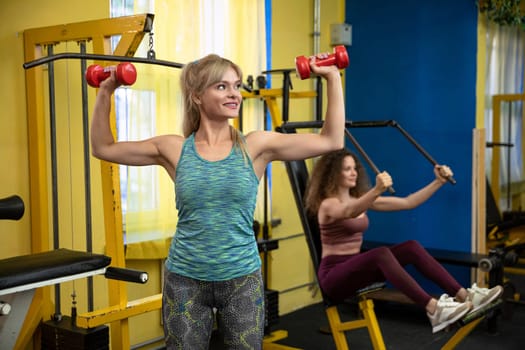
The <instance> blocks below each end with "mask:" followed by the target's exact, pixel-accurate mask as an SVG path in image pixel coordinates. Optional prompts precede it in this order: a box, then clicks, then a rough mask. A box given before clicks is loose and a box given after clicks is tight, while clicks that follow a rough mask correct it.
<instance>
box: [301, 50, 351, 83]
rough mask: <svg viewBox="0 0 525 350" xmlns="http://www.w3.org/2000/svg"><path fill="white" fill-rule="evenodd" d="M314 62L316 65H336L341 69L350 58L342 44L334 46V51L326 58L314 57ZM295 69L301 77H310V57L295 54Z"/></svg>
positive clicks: (346, 65) (346, 64)
mask: <svg viewBox="0 0 525 350" xmlns="http://www.w3.org/2000/svg"><path fill="white" fill-rule="evenodd" d="M315 63H316V64H317V65H318V66H331V65H334V64H335V65H336V66H337V68H339V69H343V68H346V67H348V64H349V63H350V59H349V58H348V52H346V48H345V46H344V45H339V46H336V47H334V53H332V54H330V55H328V57H326V58H322V59H321V58H316V59H315ZM295 69H296V71H297V75H298V76H299V77H300V78H301V79H307V78H309V77H310V73H311V72H310V59H309V58H308V57H306V56H297V57H296V58H295Z"/></svg>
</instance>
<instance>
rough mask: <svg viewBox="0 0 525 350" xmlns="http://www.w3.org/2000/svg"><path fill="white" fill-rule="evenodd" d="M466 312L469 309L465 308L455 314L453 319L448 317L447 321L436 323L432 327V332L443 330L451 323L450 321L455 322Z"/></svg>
mask: <svg viewBox="0 0 525 350" xmlns="http://www.w3.org/2000/svg"><path fill="white" fill-rule="evenodd" d="M468 312H470V309H465V311H464V312H461V313H459V314H457V315H456V316H455V317H454V318H453V319H450V320H448V321H445V322H443V323H440V324H438V325H437V326H434V327H432V333H437V332H439V331H441V330H443V329H444V328H445V327H447V326H449V325H451V324H452V323H454V322H456V321H457V320H459V319H460V318H462V317H463V316H465V315H466V314H467V313H468Z"/></svg>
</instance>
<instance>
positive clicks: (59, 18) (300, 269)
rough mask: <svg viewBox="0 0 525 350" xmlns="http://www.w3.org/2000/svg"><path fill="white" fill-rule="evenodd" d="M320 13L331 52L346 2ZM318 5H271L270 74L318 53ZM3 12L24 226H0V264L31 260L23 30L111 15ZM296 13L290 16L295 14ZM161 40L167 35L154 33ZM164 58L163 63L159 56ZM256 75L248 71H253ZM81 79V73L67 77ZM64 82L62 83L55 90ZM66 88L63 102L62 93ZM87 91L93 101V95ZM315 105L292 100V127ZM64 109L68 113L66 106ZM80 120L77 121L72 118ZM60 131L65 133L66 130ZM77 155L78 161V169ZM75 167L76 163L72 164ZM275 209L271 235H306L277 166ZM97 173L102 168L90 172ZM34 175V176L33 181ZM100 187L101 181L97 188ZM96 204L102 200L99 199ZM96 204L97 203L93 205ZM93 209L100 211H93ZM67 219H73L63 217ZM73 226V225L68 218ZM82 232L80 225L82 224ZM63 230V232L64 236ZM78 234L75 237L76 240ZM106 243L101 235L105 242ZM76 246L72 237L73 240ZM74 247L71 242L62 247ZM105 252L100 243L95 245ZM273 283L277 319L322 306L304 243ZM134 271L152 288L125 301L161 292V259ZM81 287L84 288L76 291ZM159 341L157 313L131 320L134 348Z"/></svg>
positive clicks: (286, 256) (14, 174)
mask: <svg viewBox="0 0 525 350" xmlns="http://www.w3.org/2000/svg"><path fill="white" fill-rule="evenodd" d="M321 2H322V6H321V12H320V13H321V36H320V48H321V51H331V50H332V48H331V47H330V46H329V25H330V24H331V23H341V22H343V21H344V0H323V1H321ZM313 6H314V1H313V0H309V1H304V0H290V1H274V3H273V5H272V7H273V8H272V16H273V32H272V35H273V39H272V45H273V47H272V52H273V56H272V61H273V68H274V69H278V68H292V67H293V57H295V56H296V55H302V54H304V55H309V54H312V53H313V52H312V50H313V40H312V32H313V13H314V11H313ZM1 9H2V10H1V12H0V19H1V21H0V33H1V34H0V61H1V62H2V71H3V73H2V74H0V83H2V86H4V89H3V93H2V94H0V105H1V106H2V116H1V121H2V127H1V128H0V162H1V164H2V170H3V171H1V172H0V183H1V184H2V186H1V187H0V198H3V197H7V196H10V195H12V194H18V195H20V196H21V197H22V198H23V199H24V201H25V203H26V213H25V215H24V217H23V218H22V219H21V220H20V221H7V220H0V235H3V237H1V238H2V242H3V244H2V245H0V259H3V258H8V257H12V256H18V255H23V254H28V253H30V252H31V240H30V215H31V212H30V210H29V208H28V206H29V196H30V193H29V179H30V171H29V164H28V138H27V133H28V128H30V127H31V126H30V125H29V126H28V125H27V117H26V101H25V81H24V68H23V67H22V64H23V63H24V58H23V35H22V33H23V32H24V30H27V29H30V28H39V27H45V26H50V25H57V24H67V23H74V22H83V21H87V20H92V19H102V18H107V17H108V16H109V0H92V1H83V0H70V1H63V0H46V1H40V0H20V1H2V7H1ZM290 14H293V15H290ZM162 15H163V14H162V13H159V14H155V17H156V19H155V21H161V20H162ZM155 34H156V36H158V35H162V33H155ZM158 58H159V59H164V57H158ZM61 64H62V66H58V65H57V66H58V67H59V68H58V70H61V71H62V73H64V72H63V70H64V67H65V66H64V65H65V63H61ZM77 64H78V63H75V64H73V63H71V67H74V68H69V69H71V70H72V71H73V69H75V71H74V72H76V68H77ZM250 73H251V72H250ZM69 74H76V73H69ZM59 84H60V81H57V85H59ZM293 85H294V91H301V90H309V89H311V88H312V84H311V81H309V80H308V81H303V82H301V81H299V80H298V79H294V80H293ZM280 86H281V80H280V77H278V76H274V78H273V84H272V87H275V88H278V87H280ZM60 89H62V92H61V94H62V97H63V94H64V92H63V91H64V88H63V87H61V88H60ZM92 93H93V92H92V91H90V100H91V101H92V95H91V94H92ZM312 106H313V103H312V101H309V100H301V101H292V103H291V104H290V118H291V120H311V119H313V112H312V111H313V109H312ZM59 108H60V109H62V110H64V109H67V106H64V105H63V104H62V105H61V106H59ZM74 117H75V118H77V117H79V116H76V115H75V116H74ZM60 127H62V128H63V127H64V125H61V126H60ZM80 158H81V157H80V156H79V157H78V159H76V160H75V162H79V163H81V162H82V161H81V159H80ZM75 164H76V163H75ZM273 171H274V173H273V192H272V197H273V203H274V205H273V208H272V217H273V218H278V219H281V220H282V224H281V225H280V226H278V227H276V228H274V229H273V230H272V236H273V237H274V238H285V237H289V236H291V235H295V234H299V233H302V228H301V225H300V221H299V218H298V216H297V213H296V210H295V203H294V202H293V196H292V194H291V191H290V186H289V182H288V178H287V175H286V172H285V169H284V166H283V164H281V163H280V162H275V163H274V164H273ZM92 172H93V173H97V172H98V168H95V169H92ZM33 176H35V175H33ZM96 184H98V182H96ZM95 200H96V201H97V200H98V199H97V198H96V199H95ZM95 203H96V202H95ZM94 206H95V204H94ZM94 210H95V211H96V213H95V215H97V216H100V215H101V213H100V211H101V209H100V208H94ZM71 211H72V212H83V211H84V206H83V205H82V204H80V203H79V201H74V202H73V208H71ZM64 215H72V216H73V215H76V214H71V213H64ZM71 220H76V218H74V219H71ZM79 227H82V224H79ZM66 230H67V228H66V229H63V231H66ZM75 235H76V233H75ZM101 237H103V235H102V236H101ZM71 239H73V238H71ZM83 239H84V238H83V232H81V233H78V236H75V237H74V240H75V242H76V243H77V244H78V242H79V241H81V240H83ZM63 243H64V245H65V247H69V244H70V241H69V240H64V241H63ZM95 244H96V245H97V246H103V242H100V241H98V242H95ZM269 261H270V263H271V265H270V271H271V272H270V280H269V287H270V288H272V289H276V290H291V291H289V292H285V293H282V294H281V295H280V300H279V302H280V314H286V313H288V312H291V311H293V310H295V309H298V308H301V307H303V306H305V305H308V304H311V303H314V302H318V301H320V296H319V293H315V291H316V289H313V290H311V289H309V288H308V287H301V288H298V289H295V288H296V287H298V286H301V285H303V284H306V283H311V282H313V281H315V279H314V274H313V269H312V266H311V262H310V258H309V255H308V251H307V247H306V244H305V239H304V237H303V236H299V237H297V238H291V239H286V240H283V241H281V242H280V248H279V250H277V251H274V252H271V253H270V259H269ZM127 265H128V266H129V267H131V268H137V269H144V270H146V271H148V272H149V274H150V281H149V282H148V284H146V285H144V286H136V285H131V286H130V287H129V288H128V298H129V300H133V299H136V298H140V297H143V296H147V295H152V294H156V293H158V292H160V288H161V276H160V261H159V260H134V261H128V262H127ZM83 283H84V282H83V281H78V282H76V288H77V289H79V290H81V288H84V287H83V286H84V285H83ZM79 286H82V287H79ZM96 287H97V290H96V292H95V294H96V300H97V304H96V308H98V307H99V304H103V303H105V302H107V288H106V286H105V283H104V278H103V277H96ZM66 290H67V291H64V292H63V303H62V312H63V313H64V314H66V315H67V314H69V310H68V309H69V307H70V302H69V292H68V291H69V289H68V288H66ZM77 293H78V294H79V296H78V298H79V313H82V312H85V311H86V310H85V308H86V306H85V305H86V302H85V297H83V295H82V293H83V290H81V291H80V292H79V291H77ZM161 335H162V328H161V325H160V312H158V311H155V312H152V313H149V314H146V315H142V316H139V317H136V318H134V319H132V320H131V321H130V338H131V344H135V343H138V342H143V341H146V340H148V339H151V338H155V337H158V336H161Z"/></svg>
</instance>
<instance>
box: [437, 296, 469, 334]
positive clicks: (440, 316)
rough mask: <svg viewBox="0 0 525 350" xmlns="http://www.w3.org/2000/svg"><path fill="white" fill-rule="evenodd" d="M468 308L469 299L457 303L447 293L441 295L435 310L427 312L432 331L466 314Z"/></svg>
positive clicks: (442, 327)
mask: <svg viewBox="0 0 525 350" xmlns="http://www.w3.org/2000/svg"><path fill="white" fill-rule="evenodd" d="M470 309H472V303H471V302H470V301H466V302H464V303H458V302H456V301H454V298H451V297H449V296H448V295H447V294H443V295H441V297H440V298H439V300H438V302H437V305H436V311H434V313H433V314H430V313H428V312H427V316H428V319H429V320H430V324H431V325H432V333H436V332H439V331H440V330H442V329H444V328H445V327H446V326H448V325H450V324H452V323H454V322H456V321H457V320H459V319H460V318H461V317H463V316H464V315H466V314H467V313H468V312H469V311H470Z"/></svg>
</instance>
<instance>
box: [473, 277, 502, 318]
mask: <svg viewBox="0 0 525 350" xmlns="http://www.w3.org/2000/svg"><path fill="white" fill-rule="evenodd" d="M467 292H468V297H467V300H468V301H470V302H471V303H472V305H473V308H472V310H471V312H474V311H476V310H479V309H480V308H482V307H483V306H485V305H487V304H489V303H491V302H492V301H494V300H496V299H497V298H498V297H499V296H500V295H501V293H503V287H502V286H495V287H493V288H490V289H488V288H480V287H478V286H477V285H476V283H474V284H473V285H472V287H470V288H467Z"/></svg>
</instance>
